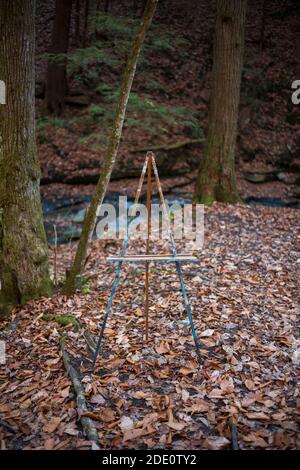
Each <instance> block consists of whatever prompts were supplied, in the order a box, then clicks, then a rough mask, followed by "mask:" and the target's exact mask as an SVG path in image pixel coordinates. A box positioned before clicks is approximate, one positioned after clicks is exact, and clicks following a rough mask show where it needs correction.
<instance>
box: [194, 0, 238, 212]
mask: <svg viewBox="0 0 300 470" xmlns="http://www.w3.org/2000/svg"><path fill="white" fill-rule="evenodd" d="M246 4H247V2H246V0H217V20H216V30H215V40H214V57H213V71H212V91H211V99H210V109H209V120H208V136H207V141H206V146H205V150H204V156H203V160H202V162H201V164H200V168H199V173H198V178H197V183H196V191H195V201H196V202H201V203H204V204H211V203H212V202H213V201H221V202H228V203H235V202H239V201H240V197H239V195H238V190H237V185H236V176H235V144H236V135H237V121H238V107H239V98H240V84H241V73H242V63H243V49H244V26H245V15H246Z"/></svg>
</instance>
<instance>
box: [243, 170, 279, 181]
mask: <svg viewBox="0 0 300 470" xmlns="http://www.w3.org/2000/svg"><path fill="white" fill-rule="evenodd" d="M244 178H245V179H246V180H247V181H250V183H256V184H258V183H268V182H270V181H276V179H277V176H276V172H274V171H271V172H268V173H250V172H245V173H244Z"/></svg>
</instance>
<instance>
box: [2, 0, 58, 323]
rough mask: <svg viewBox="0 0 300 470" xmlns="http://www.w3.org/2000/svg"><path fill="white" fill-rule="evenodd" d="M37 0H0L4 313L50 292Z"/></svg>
mask: <svg viewBox="0 0 300 470" xmlns="http://www.w3.org/2000/svg"><path fill="white" fill-rule="evenodd" d="M34 21H35V0H11V1H10V2H8V1H7V0H0V24H1V29H0V70H1V77H2V78H3V80H4V82H5V83H6V86H7V97H6V105H0V280H1V290H0V313H2V314H3V313H7V312H8V311H10V310H11V308H12V307H14V306H15V305H17V304H22V303H24V302H26V301H27V300H29V299H33V298H37V297H39V296H41V295H47V294H49V292H50V278H49V272H48V253H47V241H46V235H45V231H44V225H43V216H42V209H41V201H40V192H39V182H40V168H39V163H38V159H37V151H36V144H35V101H34V87H35V77H34V68H35V64H34V61H35V26H34Z"/></svg>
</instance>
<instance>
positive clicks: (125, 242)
mask: <svg viewBox="0 0 300 470" xmlns="http://www.w3.org/2000/svg"><path fill="white" fill-rule="evenodd" d="M127 242H128V239H125V240H124V244H123V248H122V254H121V256H124V255H125V251H126V248H127ZM121 268H122V261H120V262H119V263H118V267H117V270H116V274H115V279H114V283H113V286H112V289H111V294H110V297H109V299H108V302H107V306H106V312H105V316H104V320H103V324H102V328H101V331H100V335H99V338H98V341H97V346H96V350H95V354H94V358H93V367H92V372H93V371H94V368H95V364H96V361H97V357H98V355H99V352H100V347H101V343H102V339H103V336H104V330H105V327H106V323H107V320H108V315H109V312H110V310H111V306H112V303H113V300H114V296H115V293H116V292H117V288H118V284H119V280H120V273H121Z"/></svg>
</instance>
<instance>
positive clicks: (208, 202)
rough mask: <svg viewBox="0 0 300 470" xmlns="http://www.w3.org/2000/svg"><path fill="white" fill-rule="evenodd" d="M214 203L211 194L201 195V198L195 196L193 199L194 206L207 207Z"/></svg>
mask: <svg viewBox="0 0 300 470" xmlns="http://www.w3.org/2000/svg"><path fill="white" fill-rule="evenodd" d="M215 201H216V198H215V196H214V195H213V194H203V195H201V196H195V197H194V199H193V202H194V203H195V204H205V205H207V206H210V205H211V204H213V202H215Z"/></svg>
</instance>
